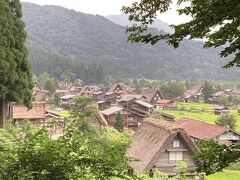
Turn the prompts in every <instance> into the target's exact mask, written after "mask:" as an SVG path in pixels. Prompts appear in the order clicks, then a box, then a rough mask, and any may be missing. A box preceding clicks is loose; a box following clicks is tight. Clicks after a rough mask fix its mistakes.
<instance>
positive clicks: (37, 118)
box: [12, 102, 46, 125]
mask: <svg viewBox="0 0 240 180" xmlns="http://www.w3.org/2000/svg"><path fill="white" fill-rule="evenodd" d="M45 115H46V104H45V103H42V102H41V103H36V102H35V103H33V106H32V109H28V108H26V107H24V106H23V105H17V104H15V103H13V105H12V118H13V121H14V123H17V124H24V123H26V122H27V121H30V122H32V123H33V124H34V125H42V124H44V123H45Z"/></svg>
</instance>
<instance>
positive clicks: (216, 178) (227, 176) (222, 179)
mask: <svg viewBox="0 0 240 180" xmlns="http://www.w3.org/2000/svg"><path fill="white" fill-rule="evenodd" d="M239 179H240V171H229V170H228V171H224V172H221V173H216V174H212V175H210V176H207V180H239Z"/></svg>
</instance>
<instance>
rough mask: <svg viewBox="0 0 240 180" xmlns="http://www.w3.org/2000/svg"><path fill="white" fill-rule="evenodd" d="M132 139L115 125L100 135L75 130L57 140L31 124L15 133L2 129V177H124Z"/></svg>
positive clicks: (0, 146) (0, 135)
mask: <svg viewBox="0 0 240 180" xmlns="http://www.w3.org/2000/svg"><path fill="white" fill-rule="evenodd" d="M68 128H69V129H71V128H70V126H68ZM14 131H17V130H14ZM130 139H131V138H129V135H127V134H120V133H118V132H117V131H114V130H113V129H109V130H108V129H106V130H104V131H102V132H101V134H100V135H98V134H96V133H94V132H91V133H90V132H89V133H82V134H79V133H77V132H74V131H72V133H71V137H70V136H66V135H64V136H63V137H61V138H60V139H57V140H51V139H49V137H48V134H47V131H46V130H44V129H38V128H36V129H34V127H32V126H30V125H28V126H27V127H26V128H25V129H24V130H19V131H17V132H16V133H15V134H13V133H12V132H11V133H9V132H7V131H5V130H1V133H0V142H1V145H0V148H1V151H0V159H1V164H0V179H2V180H11V179H12V180H15V179H22V180H23V179H24V180H30V179H45V180H47V179H49V180H53V179H63V180H64V179H89V180H90V179H110V178H113V177H118V178H119V179H125V177H127V169H128V164H127V162H128V160H127V157H126V155H125V153H126V148H127V147H128V146H129V143H130ZM106 154H107V156H106Z"/></svg>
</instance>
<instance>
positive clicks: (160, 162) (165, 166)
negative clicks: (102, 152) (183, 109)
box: [12, 80, 240, 176]
mask: <svg viewBox="0 0 240 180" xmlns="http://www.w3.org/2000/svg"><path fill="white" fill-rule="evenodd" d="M230 92H231V93H234V92H233V91H226V92H225V91H223V92H221V93H220V92H216V93H215V94H214V95H213V96H212V97H210V98H209V101H210V100H212V99H214V101H215V100H216V99H217V96H220V95H227V94H228V93H230ZM56 93H58V94H59V96H60V109H61V110H70V109H71V108H72V107H73V106H74V103H75V99H76V98H77V97H78V96H90V97H92V98H93V99H94V100H95V102H96V104H97V106H98V110H99V111H98V112H99V119H97V121H96V122H97V123H98V126H100V127H107V126H108V127H113V126H114V124H115V123H116V118H117V116H118V115H119V114H120V115H121V117H122V119H123V125H124V127H125V128H126V129H129V130H132V131H133V132H135V136H134V141H133V144H132V146H131V148H130V149H129V151H128V155H129V156H130V157H134V158H136V159H139V161H137V162H133V163H132V164H131V166H132V167H133V169H134V170H135V171H136V172H139V173H142V172H150V171H153V170H155V169H159V170H160V171H161V172H165V173H166V174H168V175H169V176H173V175H174V174H175V172H174V168H175V167H176V163H177V161H180V160H181V161H185V162H186V163H187V165H188V169H189V170H193V172H192V173H191V176H194V175H195V173H194V169H195V167H196V165H197V163H199V162H197V161H196V160H193V159H191V156H192V155H193V154H194V153H196V152H198V151H199V149H198V147H197V146H196V144H195V142H197V141H198V140H214V141H217V142H219V143H221V144H222V143H224V144H235V143H239V142H240V134H239V133H237V132H235V131H233V130H232V129H229V128H226V127H222V126H217V125H210V124H207V123H204V122H201V121H198V120H194V119H188V118H182V119H180V120H177V121H176V120H175V118H174V116H172V115H169V114H166V113H163V112H161V111H158V110H159V109H163V110H176V109H177V106H176V104H175V100H173V99H165V98H164V96H163V94H162V93H161V92H160V91H159V89H154V88H146V89H144V90H143V92H142V93H141V94H137V93H136V89H135V88H134V87H131V86H127V85H125V84H123V83H115V84H112V85H111V86H109V87H106V88H100V87H98V86H96V85H88V86H83V87H79V86H77V85H76V84H75V83H71V82H69V81H68V80H64V81H62V82H59V83H58V88H57V90H56ZM33 95H34V102H33V107H32V109H30V110H29V109H27V108H25V107H23V106H20V105H17V104H15V103H13V105H12V111H13V120H14V122H15V123H18V124H21V123H24V122H25V121H26V120H30V121H31V122H32V123H33V124H35V125H44V124H47V123H48V122H49V120H51V119H55V120H57V122H58V123H56V125H54V127H52V128H51V129H50V130H49V131H50V132H49V134H50V135H51V136H54V137H58V136H59V135H60V134H61V129H62V127H63V126H64V123H65V121H64V119H63V118H61V117H60V115H59V113H58V112H57V111H51V110H49V108H48V107H49V101H48V100H49V98H50V93H49V92H48V91H46V90H44V89H43V88H42V86H41V85H40V84H39V83H38V82H35V84H34V89H33ZM202 98H203V97H202V87H201V86H193V88H192V89H190V90H188V91H187V92H186V93H185V94H184V97H183V98H182V99H183V100H184V101H185V102H199V101H202ZM228 111H229V109H228V108H227V107H224V106H216V108H215V110H214V113H215V114H224V113H227V112H228ZM96 122H94V123H95V125H96Z"/></svg>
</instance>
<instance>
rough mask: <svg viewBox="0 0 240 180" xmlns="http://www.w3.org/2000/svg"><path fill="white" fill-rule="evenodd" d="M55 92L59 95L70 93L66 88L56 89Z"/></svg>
mask: <svg viewBox="0 0 240 180" xmlns="http://www.w3.org/2000/svg"><path fill="white" fill-rule="evenodd" d="M56 93H58V94H59V95H60V97H62V96H66V95H68V94H70V92H69V91H68V90H66V89H57V90H56Z"/></svg>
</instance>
